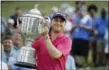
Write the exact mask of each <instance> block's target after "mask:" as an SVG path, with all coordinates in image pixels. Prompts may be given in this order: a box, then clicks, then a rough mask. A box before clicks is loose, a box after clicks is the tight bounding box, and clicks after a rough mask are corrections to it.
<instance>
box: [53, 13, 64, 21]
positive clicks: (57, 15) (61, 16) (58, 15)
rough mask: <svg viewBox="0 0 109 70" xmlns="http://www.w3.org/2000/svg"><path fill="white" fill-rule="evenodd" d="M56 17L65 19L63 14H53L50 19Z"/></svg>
mask: <svg viewBox="0 0 109 70" xmlns="http://www.w3.org/2000/svg"><path fill="white" fill-rule="evenodd" d="M57 17H60V18H62V19H63V20H64V21H66V18H65V17H64V16H63V15H61V14H56V15H54V16H53V17H52V19H54V18H57Z"/></svg>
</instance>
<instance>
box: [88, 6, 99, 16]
mask: <svg viewBox="0 0 109 70" xmlns="http://www.w3.org/2000/svg"><path fill="white" fill-rule="evenodd" d="M87 11H88V12H89V14H90V15H91V16H94V15H95V14H96V12H97V11H98V8H97V6H96V5H94V4H91V5H89V6H88V8H87Z"/></svg>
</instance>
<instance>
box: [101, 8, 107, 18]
mask: <svg viewBox="0 0 109 70" xmlns="http://www.w3.org/2000/svg"><path fill="white" fill-rule="evenodd" d="M100 14H101V17H102V19H105V17H106V15H107V10H106V8H102V9H101V11H100Z"/></svg>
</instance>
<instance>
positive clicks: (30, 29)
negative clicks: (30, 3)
mask: <svg viewBox="0 0 109 70" xmlns="http://www.w3.org/2000/svg"><path fill="white" fill-rule="evenodd" d="M19 19H20V20H21V33H22V36H23V38H24V40H25V46H24V47H22V48H21V50H20V53H19V55H18V57H17V60H16V63H15V65H16V66H21V67H26V68H36V65H37V64H35V62H36V61H35V60H36V59H35V49H34V48H32V47H31V44H32V41H33V40H34V39H35V38H36V37H37V36H38V35H39V34H40V33H41V29H42V28H43V26H44V23H43V20H44V18H43V17H42V16H41V14H40V11H39V10H37V9H32V10H30V11H29V12H28V13H24V14H22V15H21V16H19Z"/></svg>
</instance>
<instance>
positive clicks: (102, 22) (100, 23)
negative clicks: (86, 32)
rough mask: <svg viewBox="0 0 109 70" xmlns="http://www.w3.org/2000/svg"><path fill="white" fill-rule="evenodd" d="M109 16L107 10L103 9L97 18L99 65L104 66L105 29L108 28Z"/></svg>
mask: <svg viewBox="0 0 109 70" xmlns="http://www.w3.org/2000/svg"><path fill="white" fill-rule="evenodd" d="M108 21H109V19H108V16H107V12H106V9H105V8H102V9H101V12H100V16H99V17H98V18H97V27H96V29H97V31H98V35H97V64H98V65H101V66H102V65H104V64H105V63H104V46H105V45H104V42H103V41H104V36H105V28H108Z"/></svg>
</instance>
